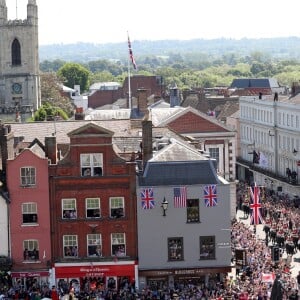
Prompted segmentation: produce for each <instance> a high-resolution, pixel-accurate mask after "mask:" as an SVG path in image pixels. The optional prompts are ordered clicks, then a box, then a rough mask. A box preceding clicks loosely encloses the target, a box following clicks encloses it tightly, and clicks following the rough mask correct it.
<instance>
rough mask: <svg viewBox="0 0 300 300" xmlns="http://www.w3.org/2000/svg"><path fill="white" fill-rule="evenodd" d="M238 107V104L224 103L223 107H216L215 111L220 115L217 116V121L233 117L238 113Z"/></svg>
mask: <svg viewBox="0 0 300 300" xmlns="http://www.w3.org/2000/svg"><path fill="white" fill-rule="evenodd" d="M239 107H240V104H239V103H238V102H236V103H234V102H226V103H225V104H224V105H220V107H216V111H218V110H219V111H220V113H219V114H218V115H217V119H218V120H221V121H222V120H223V119H224V118H227V117H229V116H231V115H233V114H234V113H235V112H237V111H239ZM218 108H219V109H218Z"/></svg>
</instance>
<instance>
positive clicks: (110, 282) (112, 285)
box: [106, 276, 118, 290]
mask: <svg viewBox="0 0 300 300" xmlns="http://www.w3.org/2000/svg"><path fill="white" fill-rule="evenodd" d="M106 287H107V288H108V289H110V290H116V289H117V288H118V287H117V277H116V276H109V277H106Z"/></svg>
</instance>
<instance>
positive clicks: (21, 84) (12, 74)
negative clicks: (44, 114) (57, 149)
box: [0, 0, 41, 116]
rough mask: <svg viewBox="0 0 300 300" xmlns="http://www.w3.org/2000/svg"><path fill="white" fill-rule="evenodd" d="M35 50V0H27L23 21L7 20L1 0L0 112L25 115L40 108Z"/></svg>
mask: <svg viewBox="0 0 300 300" xmlns="http://www.w3.org/2000/svg"><path fill="white" fill-rule="evenodd" d="M38 51H39V42H38V7H37V4H36V0H28V3H27V19H25V20H20V19H15V20H8V19H7V6H6V1H5V0H0V115H2V114H8V115H11V114H14V115H15V114H16V113H18V114H21V116H22V114H26V115H27V116H28V114H32V113H33V112H34V111H36V110H37V109H38V108H39V107H40V104H41V92H40V77H39V55H38Z"/></svg>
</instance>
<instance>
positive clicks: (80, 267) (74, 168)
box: [47, 123, 137, 287]
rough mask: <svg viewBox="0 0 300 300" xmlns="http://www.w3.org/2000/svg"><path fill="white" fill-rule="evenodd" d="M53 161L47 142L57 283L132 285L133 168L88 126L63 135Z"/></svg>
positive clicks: (103, 134)
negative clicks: (62, 147)
mask: <svg viewBox="0 0 300 300" xmlns="http://www.w3.org/2000/svg"><path fill="white" fill-rule="evenodd" d="M68 136H69V138H70V145H69V151H68V153H67V154H66V155H65V157H64V158H63V159H61V160H60V161H57V155H56V154H57V146H56V140H55V137H53V139H52V141H51V143H50V142H49V143H48V147H47V153H48V157H49V158H50V159H51V164H50V166H49V176H50V177H49V178H50V180H49V184H50V210H51V228H52V232H51V240H52V253H53V259H55V263H54V270H55V278H56V280H57V283H58V284H65V283H70V282H71V281H72V280H76V281H77V282H80V284H81V285H83V284H86V283H87V282H88V283H89V284H91V285H92V284H102V285H103V286H108V285H114V284H115V285H117V286H118V287H119V286H120V285H122V284H124V283H126V282H129V283H132V282H134V281H135V279H136V278H135V269H136V260H137V236H136V195H135V185H136V182H135V180H136V179H135V178H136V177H135V165H134V164H130V163H126V161H125V160H123V159H121V158H120V157H119V156H118V155H117V154H116V153H115V151H114V149H113V144H112V136H113V132H111V131H109V130H107V129H104V128H102V127H100V126H98V125H96V124H94V123H88V124H86V125H84V126H82V127H80V128H77V129H75V130H73V131H71V132H69V133H68Z"/></svg>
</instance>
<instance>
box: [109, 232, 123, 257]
mask: <svg viewBox="0 0 300 300" xmlns="http://www.w3.org/2000/svg"><path fill="white" fill-rule="evenodd" d="M125 250H126V244H125V233H112V234H111V254H112V255H115V256H118V257H122V256H126V251H125Z"/></svg>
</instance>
